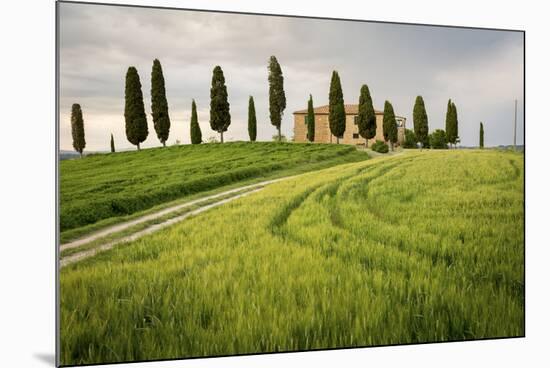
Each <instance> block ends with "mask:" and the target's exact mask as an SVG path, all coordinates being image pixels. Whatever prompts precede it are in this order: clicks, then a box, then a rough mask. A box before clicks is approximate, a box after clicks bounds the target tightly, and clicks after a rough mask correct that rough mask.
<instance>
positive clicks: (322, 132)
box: [293, 104, 406, 147]
mask: <svg viewBox="0 0 550 368" xmlns="http://www.w3.org/2000/svg"><path fill="white" fill-rule="evenodd" d="M344 106H345V110H346V131H345V133H344V136H343V137H340V143H343V144H354V145H364V144H365V138H363V137H361V136H360V135H359V129H358V127H357V123H356V118H357V113H358V105H348V104H346V105H344ZM313 111H314V114H315V142H319V143H336V137H335V136H334V135H332V134H331V132H330V128H329V124H328V105H325V106H319V107H315V108H314V109H313ZM374 112H375V114H376V135H375V136H374V138H372V139H369V147H370V145H371V144H372V143H374V142H376V141H377V140H380V141H384V131H383V128H382V119H383V117H384V112H382V111H379V110H374ZM293 114H294V141H295V142H307V141H308V140H307V109H305V110H299V111H295V112H294V113H293ZM395 120H396V121H397V141H398V143H397V145H401V144H403V142H404V141H405V121H406V119H405V118H404V117H402V116H395Z"/></svg>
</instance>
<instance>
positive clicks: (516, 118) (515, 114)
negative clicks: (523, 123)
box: [514, 100, 518, 151]
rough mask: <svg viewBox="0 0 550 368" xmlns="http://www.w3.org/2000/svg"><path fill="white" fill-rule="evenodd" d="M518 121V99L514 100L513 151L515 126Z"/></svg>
mask: <svg viewBox="0 0 550 368" xmlns="http://www.w3.org/2000/svg"><path fill="white" fill-rule="evenodd" d="M517 122H518V100H514V151H515V150H516V126H517Z"/></svg>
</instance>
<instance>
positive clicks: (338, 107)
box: [328, 70, 346, 143]
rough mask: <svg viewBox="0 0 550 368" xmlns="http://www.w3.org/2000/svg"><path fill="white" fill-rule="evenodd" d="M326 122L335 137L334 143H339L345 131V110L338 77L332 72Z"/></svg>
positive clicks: (335, 72) (336, 73)
mask: <svg viewBox="0 0 550 368" xmlns="http://www.w3.org/2000/svg"><path fill="white" fill-rule="evenodd" d="M328 121H329V126H330V132H331V133H332V134H333V135H334V136H335V137H336V143H340V137H342V136H343V135H344V132H345V131H346V110H345V107H344V95H343V93H342V85H341V84H340V76H339V75H338V72H337V71H336V70H334V71H333V72H332V78H331V80H330V92H329V95H328Z"/></svg>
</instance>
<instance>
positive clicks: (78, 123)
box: [71, 103, 86, 157]
mask: <svg viewBox="0 0 550 368" xmlns="http://www.w3.org/2000/svg"><path fill="white" fill-rule="evenodd" d="M71 133H72V135H73V147H74V149H75V151H76V152H78V153H80V157H82V151H84V147H86V139H85V137H84V119H83V118H82V109H81V108H80V105H79V104H76V103H75V104H73V106H72V108H71Z"/></svg>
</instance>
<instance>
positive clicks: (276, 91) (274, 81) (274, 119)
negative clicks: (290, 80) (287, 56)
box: [268, 55, 286, 142]
mask: <svg viewBox="0 0 550 368" xmlns="http://www.w3.org/2000/svg"><path fill="white" fill-rule="evenodd" d="M268 71H269V74H268V82H269V119H270V120H271V124H272V125H274V126H275V127H276V128H277V134H278V137H279V142H280V141H281V120H282V118H283V111H284V109H285V108H286V97H285V90H284V78H283V71H282V70H281V66H280V65H279V62H278V61H277V58H276V57H275V56H273V55H272V56H271V57H270V58H269V65H268Z"/></svg>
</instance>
